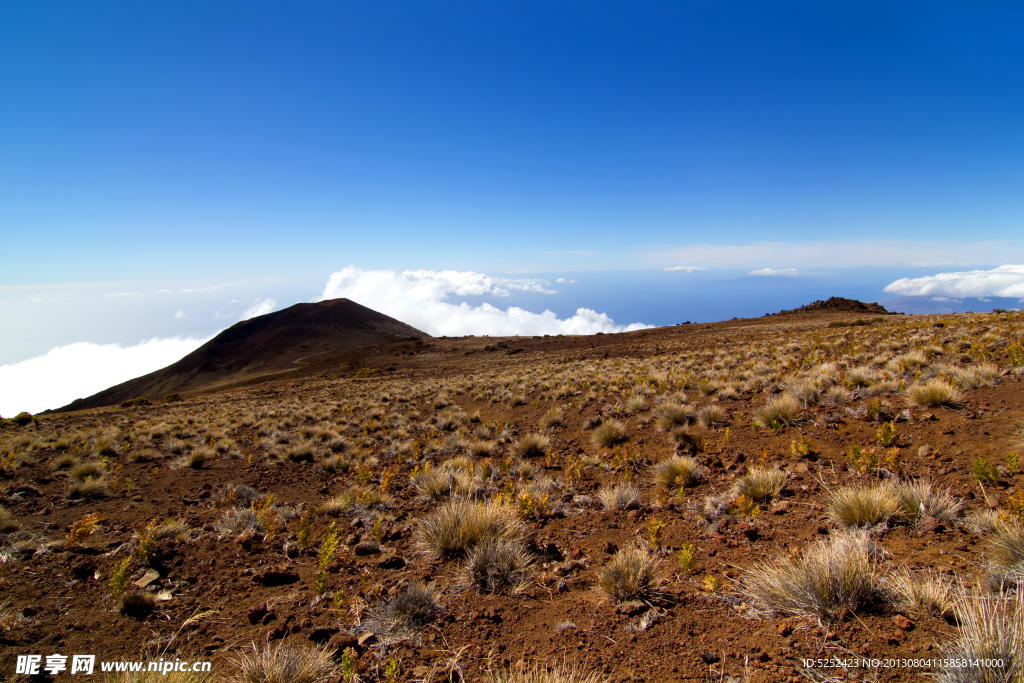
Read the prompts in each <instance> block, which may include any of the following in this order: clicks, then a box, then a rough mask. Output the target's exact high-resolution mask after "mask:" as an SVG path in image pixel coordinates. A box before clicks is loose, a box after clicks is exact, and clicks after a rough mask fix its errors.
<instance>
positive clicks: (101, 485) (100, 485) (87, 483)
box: [64, 477, 110, 500]
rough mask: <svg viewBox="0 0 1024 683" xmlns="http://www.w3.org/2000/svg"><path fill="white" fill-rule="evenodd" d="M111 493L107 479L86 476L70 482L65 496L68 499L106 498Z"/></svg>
mask: <svg viewBox="0 0 1024 683" xmlns="http://www.w3.org/2000/svg"><path fill="white" fill-rule="evenodd" d="M109 495H110V489H109V488H108V487H107V482H106V480H105V479H102V478H99V479H93V478H92V477H86V478H85V479H83V480H81V481H72V482H71V483H70V484H68V488H67V490H66V491H65V492H64V497H65V498H67V499H68V500H80V499H82V498H106V497H107V496H109Z"/></svg>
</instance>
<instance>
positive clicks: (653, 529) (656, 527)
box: [647, 519, 665, 550]
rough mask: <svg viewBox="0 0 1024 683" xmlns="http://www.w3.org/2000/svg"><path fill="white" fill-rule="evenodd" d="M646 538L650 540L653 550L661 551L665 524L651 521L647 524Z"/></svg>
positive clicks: (659, 521)
mask: <svg viewBox="0 0 1024 683" xmlns="http://www.w3.org/2000/svg"><path fill="white" fill-rule="evenodd" d="M647 538H648V540H650V542H651V546H652V547H653V548H656V549H658V550H661V546H662V544H663V543H664V541H665V522H664V521H663V520H660V519H652V520H651V521H650V522H648V523H647Z"/></svg>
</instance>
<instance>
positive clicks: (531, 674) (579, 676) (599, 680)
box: [484, 665, 608, 683]
mask: <svg viewBox="0 0 1024 683" xmlns="http://www.w3.org/2000/svg"><path fill="white" fill-rule="evenodd" d="M607 680H608V679H607V678H606V677H604V676H602V675H601V674H599V673H597V672H596V671H595V672H592V673H583V672H581V671H579V670H578V669H577V668H575V667H573V668H569V667H567V666H553V667H550V668H548V667H542V666H539V665H534V666H532V667H531V668H525V667H523V668H519V667H516V668H512V669H502V670H500V671H491V672H488V674H487V676H486V677H485V678H484V683H604V681H607Z"/></svg>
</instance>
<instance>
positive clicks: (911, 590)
mask: <svg viewBox="0 0 1024 683" xmlns="http://www.w3.org/2000/svg"><path fill="white" fill-rule="evenodd" d="M889 586H890V587H891V589H892V592H893V593H894V596H895V598H896V603H897V604H898V605H900V606H901V607H902V608H903V609H907V610H910V611H914V612H923V613H926V614H932V615H934V616H937V617H943V616H947V615H950V614H952V611H953V606H954V605H955V603H956V591H955V587H954V585H953V580H952V579H949V578H947V577H945V576H944V575H943V574H942V572H939V571H926V572H914V571H911V570H909V569H907V568H903V569H901V570H900V571H898V572H895V573H894V574H892V575H890V577H889Z"/></svg>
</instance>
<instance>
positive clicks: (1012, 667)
mask: <svg viewBox="0 0 1024 683" xmlns="http://www.w3.org/2000/svg"><path fill="white" fill-rule="evenodd" d="M961 592H962V593H963V597H962V598H961V599H960V600H959V601H958V602H957V604H956V608H955V611H956V621H957V623H958V625H959V626H958V629H957V630H958V631H959V637H958V638H957V639H956V640H954V641H953V642H951V643H948V644H947V645H946V646H945V647H943V648H942V651H943V656H944V657H946V658H948V659H954V660H959V661H957V662H956V663H957V664H960V666H954V667H946V668H943V669H940V670H939V674H938V677H937V679H938V681H940V683H1009V682H1011V681H1014V682H1015V681H1019V680H1021V676H1022V675H1024V588H1021V587H1018V588H1017V589H1016V590H1014V591H1013V592H1010V593H1007V594H997V595H992V594H988V593H985V592H983V590H982V589H981V588H975V589H973V590H972V591H970V592H966V591H961ZM979 659H981V660H997V661H998V662H999V664H1000V665H999V666H993V665H992V664H993V662H991V661H990V662H989V664H990V665H989V666H984V667H983V666H977V664H978V662H977V661H976V660H979Z"/></svg>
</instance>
